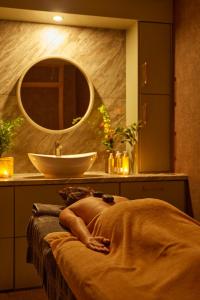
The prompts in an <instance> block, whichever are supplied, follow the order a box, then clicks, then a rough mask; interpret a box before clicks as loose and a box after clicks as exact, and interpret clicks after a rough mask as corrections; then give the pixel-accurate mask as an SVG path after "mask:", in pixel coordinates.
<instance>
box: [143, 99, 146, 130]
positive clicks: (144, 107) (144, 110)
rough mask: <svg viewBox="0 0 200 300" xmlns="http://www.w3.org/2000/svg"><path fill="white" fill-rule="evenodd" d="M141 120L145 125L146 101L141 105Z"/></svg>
mask: <svg viewBox="0 0 200 300" xmlns="http://www.w3.org/2000/svg"><path fill="white" fill-rule="evenodd" d="M142 121H143V122H142V123H143V125H144V127H145V126H146V125H147V102H145V103H144V104H143V107H142Z"/></svg>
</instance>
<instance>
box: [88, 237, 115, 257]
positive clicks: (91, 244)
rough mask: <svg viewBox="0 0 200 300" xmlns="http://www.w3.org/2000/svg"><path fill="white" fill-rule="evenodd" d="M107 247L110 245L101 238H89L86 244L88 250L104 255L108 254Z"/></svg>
mask: <svg viewBox="0 0 200 300" xmlns="http://www.w3.org/2000/svg"><path fill="white" fill-rule="evenodd" d="M109 245H110V240H109V239H107V238H104V237H103V236H91V237H89V238H88V240H87V243H86V246H87V247H88V248H89V249H91V250H94V251H98V252H102V253H105V254H108V253H109V252H110V250H109Z"/></svg>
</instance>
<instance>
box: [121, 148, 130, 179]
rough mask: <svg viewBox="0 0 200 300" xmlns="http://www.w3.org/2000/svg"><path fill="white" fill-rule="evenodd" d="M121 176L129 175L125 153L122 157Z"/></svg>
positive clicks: (127, 158)
mask: <svg viewBox="0 0 200 300" xmlns="http://www.w3.org/2000/svg"><path fill="white" fill-rule="evenodd" d="M122 174H123V175H128V174H129V157H128V154H127V152H126V151H124V154H123V157H122Z"/></svg>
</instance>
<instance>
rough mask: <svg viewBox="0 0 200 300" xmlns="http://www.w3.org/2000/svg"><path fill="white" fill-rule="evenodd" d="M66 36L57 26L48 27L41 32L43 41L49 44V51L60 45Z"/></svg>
mask: <svg viewBox="0 0 200 300" xmlns="http://www.w3.org/2000/svg"><path fill="white" fill-rule="evenodd" d="M65 38H66V34H65V35H63V34H62V32H60V31H59V30H58V29H57V28H52V27H46V28H45V29H44V30H43V31H42V32H41V42H42V43H44V44H45V45H46V47H47V46H48V50H49V51H53V50H55V49H57V48H58V47H60V46H61V45H62V43H63V42H64V40H65Z"/></svg>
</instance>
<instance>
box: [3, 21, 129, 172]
mask: <svg viewBox="0 0 200 300" xmlns="http://www.w3.org/2000/svg"><path fill="white" fill-rule="evenodd" d="M125 35H126V33H125V31H123V30H111V29H95V28H83V27H82V28H81V27H80V28H79V27H67V26H55V25H44V24H36V23H23V22H12V21H0V44H1V47H0V66H1V67H0V118H8V117H9V118H10V117H16V116H18V115H19V114H20V111H19V108H18V104H17V98H16V83H17V80H18V78H19V77H20V75H21V74H22V72H23V70H24V68H26V67H27V66H28V65H29V64H31V63H33V62H34V61H36V60H37V59H41V58H43V57H46V56H52V55H55V56H62V57H66V58H67V59H70V58H71V59H73V60H74V61H76V62H77V63H78V64H80V66H81V67H82V69H83V70H85V72H86V73H87V75H88V76H89V77H90V79H91V80H92V82H93V85H94V88H95V105H94V109H93V111H92V114H91V116H90V117H89V118H88V121H87V122H86V123H85V124H84V125H83V126H81V127H80V128H78V129H76V130H74V131H72V132H70V133H66V134H63V135H62V136H58V135H55V134H53V135H52V134H47V133H43V132H42V131H40V130H38V129H36V128H34V127H33V126H32V125H30V124H29V123H28V122H27V121H25V123H24V125H23V128H22V129H21V130H20V132H19V134H18V136H17V139H16V146H15V148H14V149H13V151H12V153H11V154H13V155H14V157H15V172H17V173H24V172H32V171H36V170H35V169H34V168H33V167H32V165H31V163H30V162H29V160H28V158H27V152H36V153H49V154H50V153H51V154H52V153H53V151H54V143H55V141H56V139H57V138H59V137H61V142H62V144H63V153H66V154H67V153H81V152H88V151H98V152H99V158H98V161H97V163H96V164H95V165H94V168H95V169H102V168H103V163H104V162H103V160H102V156H101V153H102V152H103V150H104V146H102V144H101V139H100V137H99V136H98V135H97V131H98V125H99V124H100V121H101V119H100V115H99V113H98V112H97V107H98V106H99V105H101V103H104V104H105V105H106V106H107V107H108V110H109V112H110V114H111V118H112V120H113V122H114V123H119V122H120V123H122V124H123V122H125V99H126V95H125V80H126V74H125V73H126V70H125V48H126V47H125Z"/></svg>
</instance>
